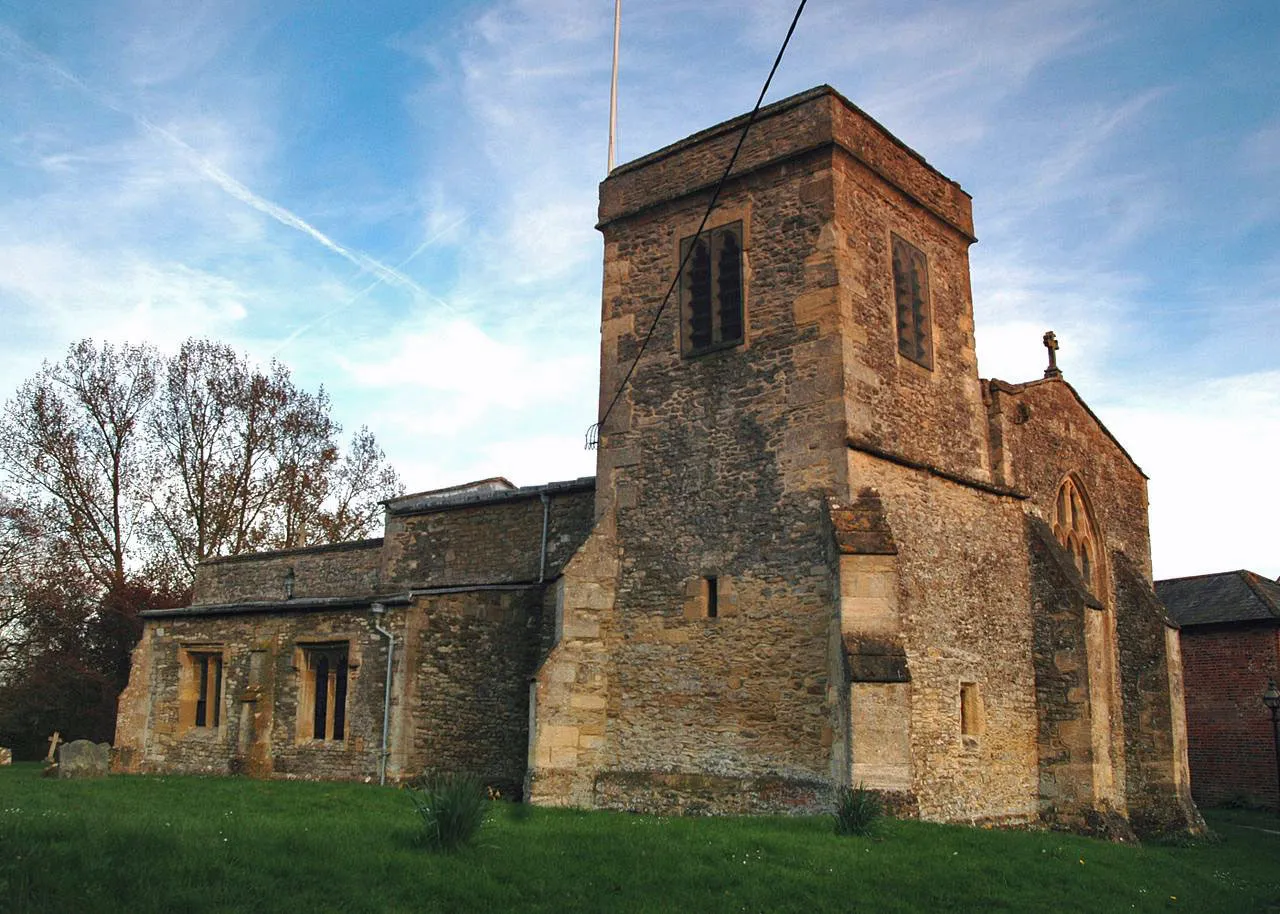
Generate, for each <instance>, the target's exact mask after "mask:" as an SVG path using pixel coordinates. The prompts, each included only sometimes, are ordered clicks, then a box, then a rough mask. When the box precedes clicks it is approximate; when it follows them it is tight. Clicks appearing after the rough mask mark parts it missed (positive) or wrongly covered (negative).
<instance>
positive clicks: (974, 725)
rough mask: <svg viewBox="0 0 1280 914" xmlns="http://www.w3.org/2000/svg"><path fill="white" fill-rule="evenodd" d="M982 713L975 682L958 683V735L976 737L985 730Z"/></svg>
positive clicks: (979, 696)
mask: <svg viewBox="0 0 1280 914" xmlns="http://www.w3.org/2000/svg"><path fill="white" fill-rule="evenodd" d="M982 717H983V713H982V696H981V695H980V694H979V693H978V684H977V683H976V682H962V683H960V734H961V735H962V736H968V737H977V736H981V735H982V731H983V729H984V728H985V727H984V722H983V719H982Z"/></svg>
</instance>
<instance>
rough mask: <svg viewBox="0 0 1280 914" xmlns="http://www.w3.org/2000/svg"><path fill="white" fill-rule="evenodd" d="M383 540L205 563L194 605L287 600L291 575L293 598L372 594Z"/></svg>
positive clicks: (198, 577)
mask: <svg viewBox="0 0 1280 914" xmlns="http://www.w3.org/2000/svg"><path fill="white" fill-rule="evenodd" d="M381 550H382V540H381V539H380V538H379V539H371V540H360V541H358V542H354V543H339V544H337V545H334V546H312V547H310V548H306V549H286V550H283V551H279V552H262V553H252V554H249V555H237V556H230V557H228V558H221V559H210V560H209V561H206V562H201V563H200V565H199V566H197V568H196V580H195V589H194V592H193V594H192V598H191V602H192V604H193V605H218V604H227V603H248V602H257V601H263V600H267V601H276V600H283V599H285V578H286V577H287V576H288V574H289V572H290V571H292V572H293V595H294V596H295V597H298V598H304V597H345V596H350V595H351V594H358V593H359V594H362V593H372V592H373V591H374V590H375V589H376V587H377V583H378V563H379V561H380V557H381Z"/></svg>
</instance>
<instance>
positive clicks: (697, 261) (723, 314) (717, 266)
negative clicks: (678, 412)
mask: <svg viewBox="0 0 1280 914" xmlns="http://www.w3.org/2000/svg"><path fill="white" fill-rule="evenodd" d="M680 262H681V263H682V264H684V272H683V273H682V274H681V276H680V318H681V320H680V326H681V332H680V337H681V350H682V351H683V353H684V355H686V356H694V355H701V354H702V353H704V352H712V351H714V350H716V349H726V348H729V347H731V346H737V345H740V344H741V343H742V342H743V339H744V338H745V332H746V327H745V323H746V322H745V318H744V313H743V289H744V283H743V246H742V223H741V222H734V223H731V224H729V225H722V226H719V227H717V228H714V229H708V230H707V231H704V232H703V233H702V234H700V235H698V236H696V237H693V236H691V237H689V238H685V239H684V240H683V241H681V242H680Z"/></svg>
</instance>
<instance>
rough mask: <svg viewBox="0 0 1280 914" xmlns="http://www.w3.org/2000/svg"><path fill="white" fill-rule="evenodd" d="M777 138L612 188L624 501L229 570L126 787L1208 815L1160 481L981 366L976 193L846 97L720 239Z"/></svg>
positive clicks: (144, 709) (433, 518) (515, 494)
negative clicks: (1156, 581)
mask: <svg viewBox="0 0 1280 914" xmlns="http://www.w3.org/2000/svg"><path fill="white" fill-rule="evenodd" d="M745 123H746V118H745V117H744V118H738V119H735V120H732V121H729V122H727V123H724V124H721V125H719V126H716V127H713V128H710V129H708V130H705V131H703V132H701V133H698V134H696V135H694V136H692V137H690V138H688V139H686V140H683V141H681V142H679V143H676V144H674V145H672V146H670V147H667V148H666V149H662V150H660V151H658V152H655V153H653V154H651V155H649V156H646V157H644V158H641V159H639V160H637V161H635V162H632V163H629V164H627V165H623V166H621V167H619V168H617V169H616V170H615V171H614V172H613V173H612V174H611V175H610V176H609V178H608V179H606V180H605V181H604V182H603V183H602V184H601V187H600V210H599V226H598V227H599V229H600V231H601V232H602V233H603V234H604V248H605V255H604V288H603V301H602V313H601V373H600V408H601V411H602V412H604V411H605V410H606V409H607V408H608V407H609V406H610V404H611V403H612V404H613V406H612V409H611V410H609V412H608V416H607V417H606V419H605V421H604V422H603V423H602V428H601V431H600V436H599V451H598V458H597V475H596V476H595V477H594V478H593V479H587V480H579V481H577V482H573V483H562V484H552V485H550V486H541V487H532V488H523V489H517V488H514V487H512V486H510V484H509V483H506V482H505V481H503V480H487V481H485V482H482V483H477V484H473V485H471V486H464V487H460V488H457V489H452V490H444V491H439V492H428V493H423V494H421V495H415V496H406V497H404V498H400V499H395V500H392V501H391V502H389V503H388V505H387V525H386V534H385V536H384V537H383V538H382V539H380V540H371V541H367V542H363V543H353V544H350V545H344V546H337V547H325V548H319V549H304V550H295V551H292V552H283V553H272V554H268V555H258V556H244V557H237V558H232V559H222V560H219V561H214V562H210V563H207V564H205V565H203V566H202V567H201V568H200V570H199V572H198V574H197V580H196V594H195V599H194V601H193V604H192V606H190V607H188V608H185V609H180V610H173V611H159V612H155V613H151V614H149V617H148V619H147V621H146V629H145V632H144V635H143V639H142V642H141V644H140V645H139V647H138V648H137V651H136V652H135V655H134V665H133V675H132V679H131V681H130V685H129V688H128V690H127V691H126V692H125V694H124V695H123V696H122V697H121V704H120V724H119V728H118V732H117V743H118V748H119V755H120V759H121V763H122V766H123V767H125V768H126V769H128V770H143V771H147V770H199V771H236V770H243V771H249V772H255V773H259V774H262V775H307V776H330V777H374V776H377V774H378V772H379V768H380V766H381V765H383V764H385V765H386V770H387V773H388V774H389V776H391V777H393V778H399V777H405V776H411V775H414V774H417V773H419V772H422V771H423V770H433V769H435V770H446V769H447V770H456V769H460V768H465V769H467V770H471V771H475V772H478V773H480V774H481V775H483V776H484V777H486V778H488V779H490V780H492V781H494V782H497V783H500V784H504V785H508V786H510V787H514V786H515V785H516V784H519V785H520V788H521V789H522V790H523V792H524V794H525V795H526V796H527V797H529V798H530V799H531V800H533V801H534V802H538V803H546V804H574V805H579V806H596V807H610V808H625V809H641V810H672V809H678V810H684V811H698V810H709V811H734V810H743V811H748V810H750V811H763V810H789V809H814V808H818V807H821V806H823V805H825V804H826V803H827V802H828V800H829V797H830V792H831V790H832V788H833V786H837V785H842V784H853V783H862V784H865V785H867V786H869V787H873V788H876V789H878V790H881V791H883V792H884V793H885V794H886V796H887V797H889V798H890V799H891V801H892V802H893V803H894V804H895V806H896V807H897V808H898V809H900V810H901V811H903V812H905V813H907V814H916V815H920V816H923V817H926V818H929V819H935V820H948V821H967V822H979V821H981V822H992V823H1024V822H1031V821H1048V822H1050V823H1053V824H1060V825H1063V826H1067V827H1077V828H1086V829H1093V830H1101V831H1113V832H1120V833H1127V832H1128V830H1129V828H1130V825H1132V827H1133V829H1134V830H1136V831H1138V832H1139V833H1148V832H1159V831H1163V830H1167V829H1171V828H1188V827H1191V828H1196V827H1198V826H1199V816H1198V813H1197V812H1196V811H1195V808H1194V806H1193V805H1192V803H1191V799H1190V792H1189V786H1188V774H1187V767H1186V750H1185V731H1184V721H1183V712H1182V708H1183V703H1182V694H1181V678H1180V669H1181V667H1180V660H1179V654H1178V641H1177V637H1176V631H1175V629H1174V628H1173V627H1172V626H1171V625H1170V624H1169V623H1168V621H1167V619H1166V618H1165V616H1164V614H1163V611H1162V608H1161V606H1160V604H1159V602H1158V601H1157V600H1156V598H1155V595H1154V593H1153V591H1152V588H1151V566H1150V544H1149V539H1148V531H1147V502H1146V479H1145V477H1144V476H1143V474H1142V471H1141V470H1140V469H1139V468H1138V467H1137V466H1136V465H1135V464H1134V462H1133V461H1132V459H1130V457H1129V455H1128V454H1127V453H1126V452H1125V451H1124V449H1123V448H1122V447H1121V446H1120V445H1119V444H1118V443H1117V442H1116V441H1115V439H1114V438H1113V437H1112V436H1111V435H1110V433H1108V431H1107V430H1106V428H1104V427H1103V425H1102V424H1101V423H1100V422H1099V421H1098V419H1097V417H1096V416H1094V414H1093V413H1092V412H1091V411H1090V410H1089V409H1088V407H1087V406H1086V405H1085V404H1084V402H1083V401H1082V400H1081V399H1080V397H1079V395H1078V394H1077V392H1076V391H1075V390H1074V389H1073V388H1072V387H1071V385H1070V384H1068V383H1067V382H1066V381H1065V380H1064V379H1063V378H1062V376H1061V373H1060V372H1059V371H1058V370H1057V369H1056V367H1054V366H1053V365H1052V364H1051V367H1050V370H1048V371H1046V373H1045V377H1044V378H1041V379H1037V380H1035V381H1032V382H1030V383H1024V384H1007V383H1004V382H1001V381H985V380H982V379H980V378H979V376H978V369H977V359H976V356H975V350H974V336H973V331H974V326H973V308H972V301H971V297H970V288H969V266H968V248H969V245H970V244H972V243H973V242H974V240H975V239H974V235H973V225H972V217H971V210H970V200H969V197H968V195H967V194H966V193H965V192H964V191H963V190H962V189H961V188H960V187H959V185H957V184H955V183H954V182H952V181H950V180H949V179H947V178H946V177H944V176H943V175H941V174H939V173H938V172H937V171H936V170H934V169H933V168H931V167H930V166H929V165H928V163H927V162H925V161H924V159H923V158H921V157H920V156H919V155H917V154H916V153H915V152H913V151H912V150H910V149H909V148H907V147H906V146H905V145H904V144H903V143H901V142H900V141H899V140H897V139H896V138H895V137H893V136H891V135H890V134H889V133H888V132H887V131H886V130H885V129H884V128H883V127H881V126H880V125H879V124H877V123H876V122H875V121H873V120H872V119H871V118H869V117H868V116H867V115H866V114H864V113H863V112H862V111H860V110H859V109H857V108H856V107H855V106H853V105H852V104H850V103H849V102H848V101H847V100H845V99H844V98H842V97H841V96H840V95H838V94H837V93H836V92H834V91H833V90H832V89H830V88H828V87H820V88H818V89H814V90H811V91H809V92H806V93H803V94H801V95H797V96H794V97H792V98H789V99H786V100H784V101H781V102H778V103H776V104H774V105H771V106H769V107H767V108H765V109H763V110H762V111H761V112H760V115H759V117H758V119H757V120H756V122H755V123H754V125H753V126H752V127H751V129H750V133H749V136H748V139H747V141H746V144H745V146H744V147H743V149H742V153H741V155H740V157H739V159H738V162H737V165H736V166H735V168H734V172H733V175H732V177H731V178H730V180H729V181H728V182H727V183H726V185H725V187H724V191H723V193H722V195H721V197H720V199H719V202H718V203H717V205H716V206H715V208H714V211H713V212H712V214H711V217H710V219H709V220H708V222H707V231H706V232H705V233H703V234H702V235H701V236H697V237H695V236H696V234H697V228H698V225H699V223H700V221H701V219H702V216H703V213H704V211H705V210H706V208H707V206H708V202H709V199H710V196H711V191H712V188H713V187H714V186H715V184H716V182H717V181H718V179H719V177H720V173H721V172H722V171H723V169H724V167H725V164H726V162H727V160H728V158H729V155H730V153H731V151H732V149H733V147H734V145H735V144H736V143H737V141H738V138H739V136H740V134H741V131H742V130H743V128H744V125H745ZM682 261H685V262H686V266H685V270H684V272H683V274H681V278H680V281H679V283H678V291H677V294H676V295H675V296H673V298H672V299H671V302H670V306H669V307H667V308H666V309H665V310H663V311H662V312H661V317H660V319H659V320H658V322H657V324H656V326H655V328H654V331H653V334H652V337H651V338H650V339H649V342H648V345H647V346H643V345H642V340H643V339H644V338H645V336H646V334H647V332H648V331H649V327H650V324H651V323H652V322H653V320H654V316H655V315H657V314H659V309H660V305H661V304H662V302H663V300H664V293H666V292H667V289H668V287H669V286H670V285H671V283H672V277H673V276H675V275H677V272H678V270H679V264H680V263H681V262H682ZM633 363H634V372H632V373H631V374H630V376H629V380H628V381H627V383H625V386H624V379H625V378H627V376H628V371H629V369H630V368H631V367H632V365H633ZM619 390H621V395H620V396H617V397H616V403H615V402H614V400H615V395H616V394H618V392H619ZM389 646H390V653H389V652H388V648H389ZM388 669H389V670H390V679H389V681H388V678H387V676H388V674H387V671H388ZM384 708H385V713H384ZM384 718H385V721H386V726H387V738H386V740H385V741H384V740H383V737H382V726H383V720H384ZM384 747H385V751H384Z"/></svg>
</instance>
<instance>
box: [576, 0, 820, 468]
mask: <svg viewBox="0 0 1280 914" xmlns="http://www.w3.org/2000/svg"><path fill="white" fill-rule="evenodd" d="M807 2H808V0H800V5H799V6H797V7H796V14H795V15H794V16H793V17H792V18H791V27H790V28H788V29H787V37H786V38H784V39H782V47H780V48H778V56H777V57H775V58H774V61H773V66H772V67H770V68H769V75H768V76H767V77H765V81H764V85H763V86H762V87H761V88H760V95H759V97H758V98H757V99H756V104H755V107H753V108H752V109H751V114H750V115H749V116H748V117H747V122H746V123H745V124H743V125H742V133H741V134H740V135H739V137H738V145H737V146H735V147H734V149H733V155H731V156H730V157H729V164H728V165H726V166H725V169H724V173H723V174H721V175H720V180H719V181H717V182H716V187H715V190H713V191H712V192H711V199H710V200H709V201H708V202H707V209H706V211H705V212H704V213H703V214H702V221H701V222H700V223H699V224H698V230H697V231H696V232H694V234H693V242H694V243H693V244H690V245H689V246H688V247H687V248H686V250H685V252H684V256H682V257H681V258H680V265H679V266H678V267H677V268H676V273H675V276H673V277H672V278H671V284H670V285H669V286H667V294H666V295H664V296H663V297H662V304H660V305H659V306H658V310H657V312H656V313H655V314H654V315H653V321H652V323H650V324H649V329H648V330H647V331H646V332H645V335H644V339H642V340H641V341H640V351H639V352H637V353H636V357H635V358H634V359H633V360H632V362H631V365H630V367H629V368H627V373H626V374H625V375H624V376H623V378H622V382H621V383H620V384H619V385H618V389H617V390H616V391H615V392H614V394H613V398H612V399H611V400H610V401H609V405H608V407H606V408H605V411H604V415H602V416H601V417H600V421H599V422H597V423H596V424H595V425H593V426H591V428H589V429H587V442H586V446H587V450H593V449H594V448H596V447H597V446H598V445H599V444H600V433H601V431H602V430H603V429H604V424H605V422H607V421H608V419H609V415H610V413H612V412H613V408H614V406H616V405H617V403H618V399H619V398H620V397H621V396H622V392H623V391H624V390H626V388H627V384H628V383H629V382H630V381H631V375H632V374H634V373H635V370H636V365H638V364H639V363H640V359H641V358H642V357H643V356H644V351H645V349H647V348H648V346H649V340H650V339H651V338H652V337H653V331H654V330H656V329H657V327H658V321H659V320H661V319H662V312H663V311H665V310H666V308H667V303H668V302H670V301H671V296H672V294H673V293H674V292H675V290H676V286H677V285H679V283H680V277H681V276H683V275H684V268H685V264H686V263H687V262H688V260H689V257H690V255H691V254H692V253H693V249H694V246H695V244H696V243H697V240H698V238H700V237H701V236H702V232H703V230H704V229H705V228H706V227H707V220H708V219H710V218H711V213H712V211H714V210H715V207H716V203H717V201H718V200H719V199H720V191H722V190H723V189H724V185H725V182H727V181H728V180H729V174H730V172H732V171H733V166H734V164H735V163H736V162H737V161H738V153H740V152H742V146H743V144H744V143H746V141H747V133H748V132H749V131H750V130H751V125H752V124H754V123H755V121H756V115H757V114H759V113H760V106H761V105H762V104H763V103H764V97H765V94H766V93H768V91H769V84H770V83H772V82H773V75H774V74H775V73H777V72H778V66H779V65H780V64H781V63H782V55H783V54H785V53H786V52H787V45H788V44H790V42H791V36H792V35H793V34H794V33H795V30H796V24H797V23H798V22H799V21H800V14H801V13H803V12H804V6H805V4H806V3H807Z"/></svg>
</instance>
